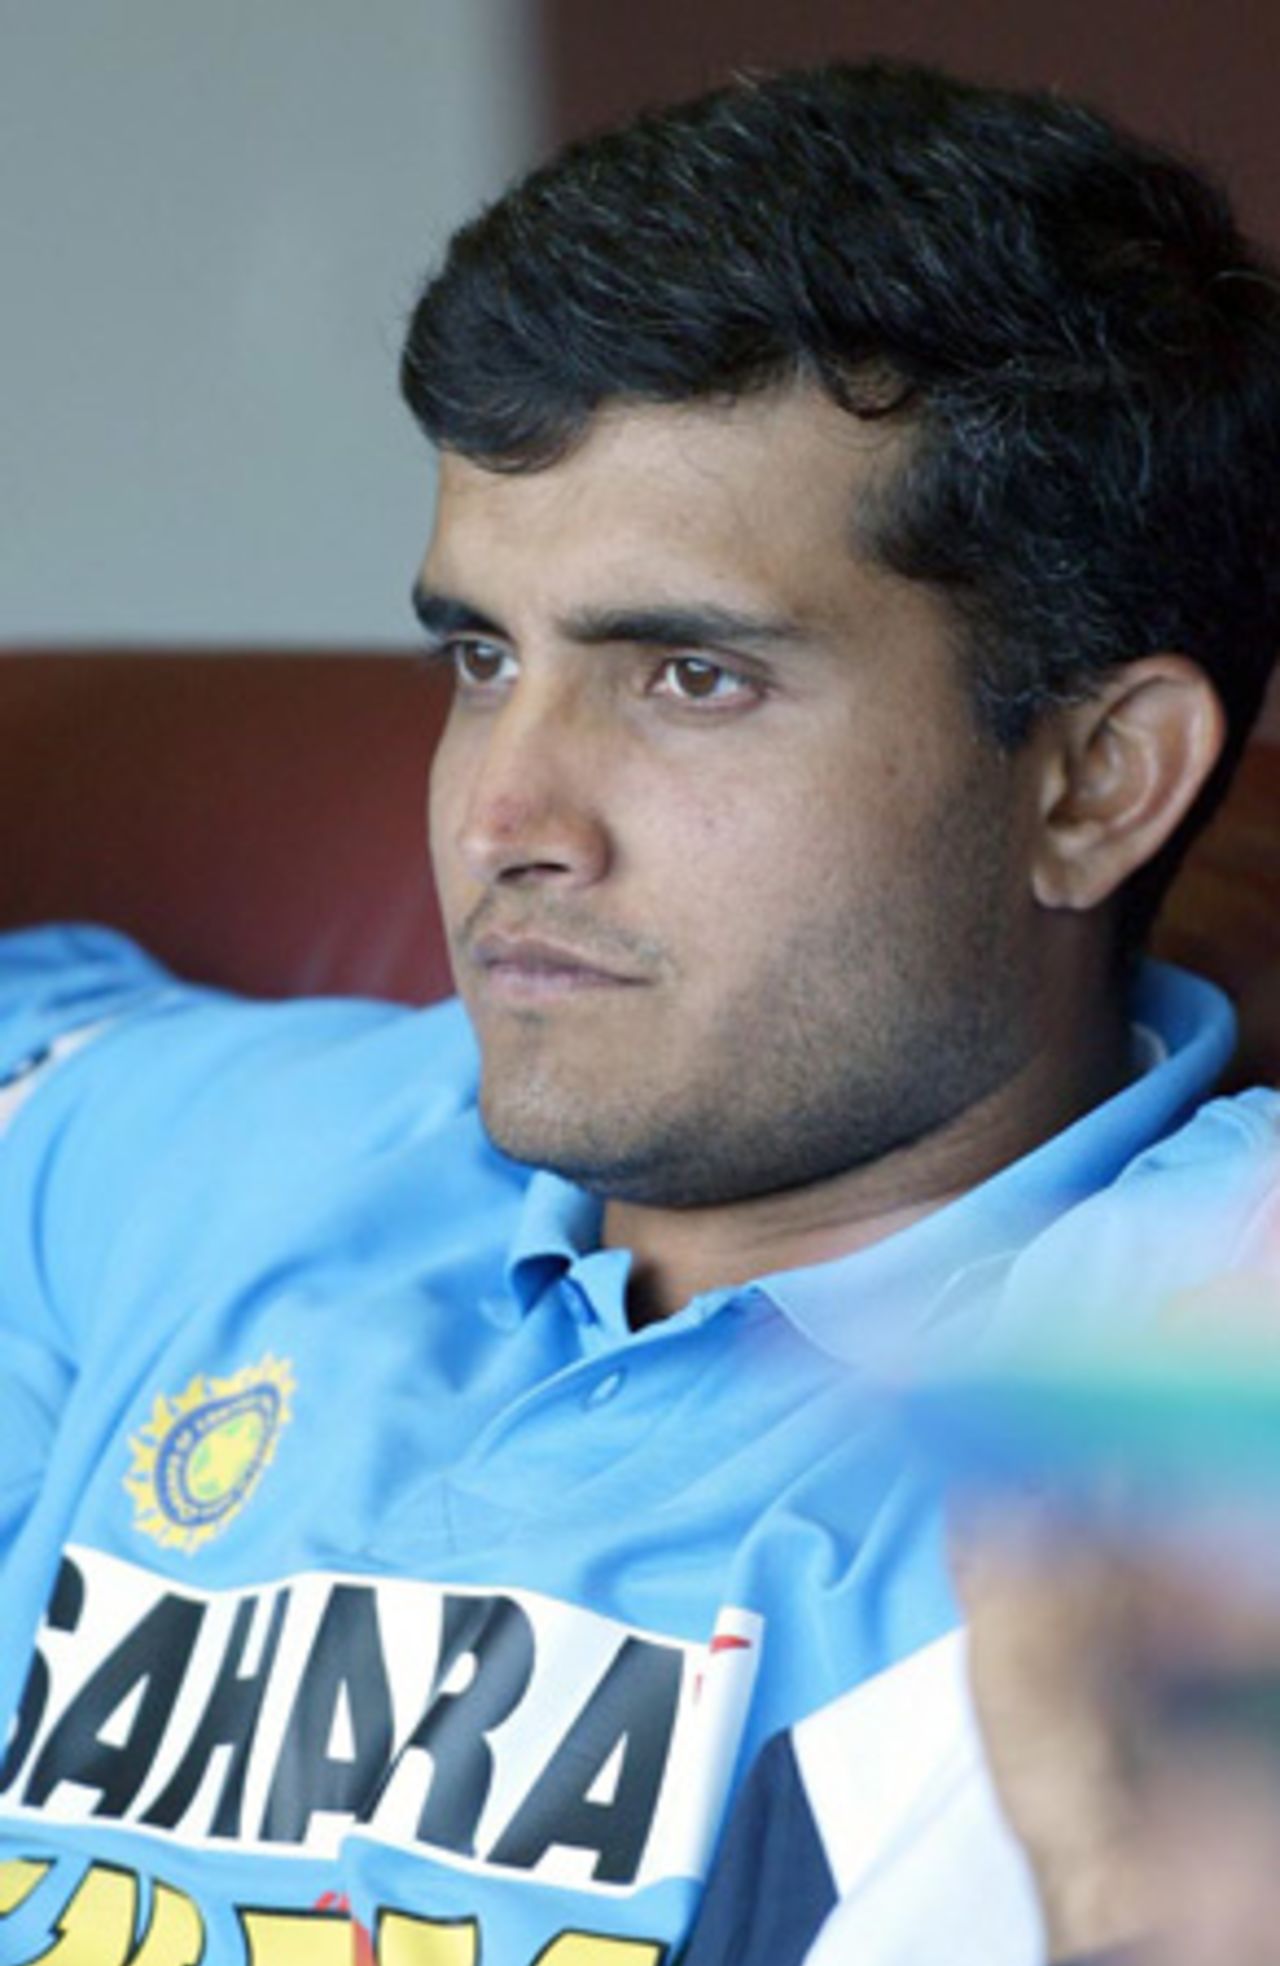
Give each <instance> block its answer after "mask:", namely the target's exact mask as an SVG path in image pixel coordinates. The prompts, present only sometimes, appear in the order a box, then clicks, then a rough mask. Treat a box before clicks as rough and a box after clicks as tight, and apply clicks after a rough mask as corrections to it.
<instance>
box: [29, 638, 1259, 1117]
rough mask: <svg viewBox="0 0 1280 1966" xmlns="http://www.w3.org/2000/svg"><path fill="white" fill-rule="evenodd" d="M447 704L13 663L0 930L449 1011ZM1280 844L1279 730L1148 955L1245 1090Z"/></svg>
mask: <svg viewBox="0 0 1280 1966" xmlns="http://www.w3.org/2000/svg"><path fill="white" fill-rule="evenodd" d="M445 701H446V696H445V686H444V684H443V682H442V681H441V680H440V679H439V678H438V677H437V676H435V675H432V674H429V673H428V672H427V671H425V670H424V669H423V668H422V667H421V666H420V665H419V664H418V663H416V662H415V661H413V660H412V659H409V658H398V657H381V658H380V657H375V656H360V655H342V656H333V655H312V654H289V655H285V654H280V653H278V652H273V653H269V654H256V653H249V652H243V653H237V654H234V655H231V654H210V653H188V652H174V653H172V654H169V653H162V654H152V653H146V654H134V653H128V652H111V653H103V654H87V653H66V654H64V653H62V652H45V651H42V652H39V653H37V654H32V655H22V654H13V655H7V656H5V657H3V658H0V729H3V732H4V770H3V773H0V837H3V839H4V841H5V842H6V845H5V849H4V853H3V857H2V859H0V921H3V922H5V923H16V922H23V921H44V920H49V919H51V918H54V917H59V918H63V919H67V918H76V919H89V920H96V921H106V922H110V923H113V924H115V925H116V926H118V927H121V928H124V929H127V930H128V931H129V932H130V933H131V934H134V935H136V936H137V937H138V938H139V939H140V940H141V941H142V942H144V943H145V944H146V945H147V946H148V947H149V948H151V949H154V950H155V951H156V952H157V954H159V955H161V956H163V957H164V958H165V959H166V960H167V961H168V962H169V963H171V964H172V965H173V966H174V967H175V968H176V969H177V970H179V971H180V972H182V973H183V974H185V975H189V976H198V977H200V978H202V979H204V980H205V981H208V982H213V983H221V984H226V985H229V986H232V987H235V988H237V989H241V990H247V991H250V992H253V993H263V994H267V995H276V994H289V993H297V992H301V993H313V992H319V993H326V992H341V993H355V994H359V995H371V996H384V997H394V998H400V999H403V1000H405V1001H408V1002H425V1001H428V1000H429V999H431V998H432V997H435V996H439V995H442V994H443V993H444V992H445V991H446V990H447V989H448V987H449V985H448V968H447V964H446V961H445V957H444V950H443V945H442V938H441V931H440V924H439V917H438V915H437V912H436V908H435V902H434V898H433V896H432V891H431V880H430V874H429V871H428V866H427V858H426V822H425V814H424V795H425V785H426V773H427V764H428V760H429V758H430V754H431V749H432V746H433V745H434V743H435V740H436V736H437V735H438V732H439V729H440V725H441V721H442V718H443V714H444V708H445ZM1274 703H1275V699H1273V704H1274ZM1278 838H1280V718H1278V717H1277V716H1276V715H1275V712H1274V709H1273V714H1272V719H1271V722H1270V724H1268V725H1266V726H1265V727H1264V729H1263V731H1262V732H1260V733H1259V736H1258V738H1256V739H1255V741H1254V743H1253V744H1252V745H1251V747H1250V751H1249V754H1248V756H1247V758H1246V760H1245V764H1244V766H1243V767H1242V770H1241V775H1240V778H1239V780H1238V782H1237V785H1236V787H1235V788H1234V790H1233V792H1232V796H1231V799H1230V800H1229V802H1228V804H1227V806H1226V808H1225V810H1224V811H1223V813H1222V814H1221V816H1220V817H1219V818H1218V819H1217V820H1216V821H1215V823H1214V825H1213V826H1212V827H1211V829H1210V830H1209V832H1208V833H1207V834H1206V836H1205V837H1204V839H1203V840H1202V841H1201V842H1200V843H1199V844H1198V845H1197V848H1196V850H1195V852H1194V854H1193V855H1192V857H1191V859H1190V860H1189V861H1188V863H1187V865H1186V867H1185V868H1184V870H1183V872H1182V874H1181V875H1180V876H1179V879H1178V881H1177V883H1176V885H1175V888H1174V892H1173V894H1172V896H1171V898H1170V902H1169V904H1168V906H1167V908H1166V911H1165V915H1164V917H1163V918H1162V922H1161V927H1160V931H1159V934H1158V937H1157V949H1158V951H1159V953H1162V954H1166V955H1170V956H1172V957H1173V958H1174V959H1175V960H1178V961H1183V962H1186V963H1188V964H1189V966H1191V967H1192V968H1196V969H1199V970H1201V971H1202V972H1204V973H1205V974H1208V975H1211V976H1213V977H1215V978H1216V979H1218V980H1219V981H1221V982H1223V983H1225V984H1226V985H1227V987H1228V988H1229V989H1230V990H1231V992H1232V994H1233V995H1234V996H1235V997H1236V999H1237V1002H1238V1004H1239V1006H1240V1009H1241V1015H1242V1026H1243V1040H1244V1041H1243V1045H1242V1049H1241V1056H1240V1061H1239V1066H1238V1071H1237V1074H1236V1076H1238V1077H1239V1078H1241V1079H1243V1078H1248V1077H1254V1078H1256V1077H1266V1078H1270V1079H1272V1080H1280V855H1278V854H1277V851H1276V843H1277V839H1278Z"/></svg>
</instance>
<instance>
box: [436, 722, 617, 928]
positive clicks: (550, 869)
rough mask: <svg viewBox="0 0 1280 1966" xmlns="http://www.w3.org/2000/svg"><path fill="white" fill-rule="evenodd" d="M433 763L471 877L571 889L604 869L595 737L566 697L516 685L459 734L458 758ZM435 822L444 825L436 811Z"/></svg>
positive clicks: (606, 847) (606, 848)
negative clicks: (439, 774) (498, 704)
mask: <svg viewBox="0 0 1280 1966" xmlns="http://www.w3.org/2000/svg"><path fill="white" fill-rule="evenodd" d="M463 714H464V718H465V713H463ZM450 736H452V733H451V734H450ZM449 741H450V740H449V739H446V745H448V743H449ZM440 764H441V765H442V766H443V767H444V769H443V784H442V788H441V791H442V796H443V798H444V799H445V800H446V802H447V803H448V804H449V805H450V806H451V808H452V812H451V815H450V817H451V818H452V837H453V839H454V842H455V846H456V851H457V854H458V857H459V859H460V861H461V863H462V865H463V866H464V867H465V869H466V871H467V873H468V874H469V875H470V877H471V879H472V880H474V881H477V882H479V883H481V884H482V885H484V886H493V885H494V884H496V883H501V884H503V885H504V886H509V887H510V886H551V887H556V888H564V889H574V888H581V887H589V886H591V885H593V884H594V883H595V882H596V881H598V880H599V879H601V877H602V876H603V875H604V874H605V873H606V872H607V871H608V867H609V864H610V858H611V853H610V841H609V833H608V829H607V827H606V824H605V819H604V814H603V811H602V808H601V801H600V794H601V792H602V790H603V785H604V781H605V776H606V771H605V761H604V756H603V746H602V743H601V740H600V733H599V732H598V731H596V730H595V729H594V728H593V727H592V724H591V722H590V720H589V719H588V718H586V717H585V716H584V715H583V714H582V713H581V711H580V709H577V708H575V706H574V705H573V703H572V702H571V701H570V700H569V699H568V697H567V695H566V694H564V693H560V692H556V693H551V692H547V693H544V694H541V695H539V694H538V693H536V692H535V691H534V689H533V688H532V687H531V686H527V685H523V684H522V685H520V686H519V687H518V688H517V689H516V690H515V691H514V692H513V694H512V698H511V700H510V701H509V702H508V703H507V704H505V705H503V707H502V708H500V709H497V710H492V711H487V712H484V713H482V714H481V715H480V716H479V717H477V718H475V719H474V721H473V722H472V723H471V725H470V728H468V729H466V730H464V731H462V732H459V733H458V745H457V749H456V752H455V754H454V755H453V756H452V757H451V758H448V757H446V758H444V759H442V760H441V761H440ZM442 819H443V820H444V823H445V825H446V827H447V826H448V820H447V819H445V816H444V815H443V814H439V813H437V814H436V822H437V823H439V822H440V821H441V820H442Z"/></svg>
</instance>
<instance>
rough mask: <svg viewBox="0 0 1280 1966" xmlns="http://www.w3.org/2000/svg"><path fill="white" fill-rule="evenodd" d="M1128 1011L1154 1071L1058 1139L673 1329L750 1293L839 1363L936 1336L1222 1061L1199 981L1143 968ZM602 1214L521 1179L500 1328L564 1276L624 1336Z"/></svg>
mask: <svg viewBox="0 0 1280 1966" xmlns="http://www.w3.org/2000/svg"><path fill="white" fill-rule="evenodd" d="M1132 1012H1133V1021H1134V1023H1135V1025H1136V1026H1138V1027H1140V1028H1141V1029H1142V1030H1143V1031H1144V1033H1145V1034H1147V1041H1146V1043H1145V1045H1144V1047H1143V1049H1144V1050H1145V1051H1146V1053H1147V1054H1148V1056H1151V1055H1152V1054H1153V1053H1154V1054H1155V1062H1151V1063H1148V1064H1147V1065H1146V1067H1145V1069H1142V1070H1140V1071H1139V1073H1138V1075H1137V1076H1136V1077H1135V1078H1134V1079H1132V1080H1131V1081H1130V1083H1129V1084H1128V1085H1126V1086H1125V1087H1124V1088H1123V1089H1122V1090H1121V1091H1120V1092H1118V1093H1116V1094H1115V1095H1114V1096H1113V1097H1112V1098H1110V1099H1108V1100H1106V1101H1104V1103H1103V1104H1102V1105H1101V1106H1097V1107H1095V1108H1094V1109H1093V1111H1092V1112H1090V1113H1086V1114H1085V1115H1084V1117H1083V1118H1081V1119H1079V1120H1077V1121H1076V1122H1075V1123H1074V1124H1073V1125H1071V1126H1069V1127H1067V1128H1066V1129H1065V1130H1064V1131H1063V1132H1061V1133H1058V1134H1055V1135H1054V1136H1053V1137H1052V1138H1051V1139H1049V1140H1046V1141H1045V1142H1044V1143H1043V1144H1042V1145H1041V1146H1039V1147H1037V1148H1036V1149H1035V1150H1034V1151H1033V1152H1032V1153H1030V1154H1027V1155H1025V1156H1024V1157H1023V1159H1021V1160H1019V1161H1015V1162H1014V1163H1013V1164H1012V1165H1011V1166H1009V1167H1006V1168H1002V1169H1001V1170H1000V1172H999V1173H998V1174H995V1175H993V1176H992V1177H991V1178H990V1179H989V1180H987V1181H984V1182H982V1183H981V1184H980V1185H979V1186H978V1187H976V1188H973V1189H970V1191H969V1192H968V1193H967V1194H965V1195H961V1196H960V1197H959V1198H958V1199H957V1200H955V1201H953V1202H949V1203H947V1204H946V1205H945V1206H944V1207H942V1208H939V1209H935V1210H934V1211H933V1213H931V1214H929V1215H925V1216H923V1217H922V1218H921V1219H920V1220H919V1221H918V1222H914V1223H912V1224H911V1225H910V1226H909V1227H908V1228H905V1229H901V1230H899V1231H898V1232H897V1233H896V1234H895V1235H891V1236H886V1237H885V1238H884V1239H883V1240H882V1241H880V1242H877V1243H873V1244H872V1245H871V1246H870V1247H869V1248H867V1249H861V1250H857V1251H855V1252H854V1253H853V1254H852V1255H850V1256H843V1257H837V1258H835V1259H833V1260H831V1261H828V1262H825V1263H817V1264H813V1265H811V1266H809V1267H807V1268H804V1269H796V1270H785V1271H779V1272H776V1273H774V1274H773V1275H769V1276H765V1277H761V1278H760V1279H758V1280H757V1281H756V1282H755V1283H748V1284H744V1285H741V1286H739V1287H737V1288H736V1289H733V1290H720V1291H713V1292H709V1293H707V1295H706V1296H705V1297H702V1298H699V1299H697V1300H696V1301H695V1303H693V1304H690V1305H688V1306H686V1307H685V1310H684V1311H682V1312H680V1313H679V1318H680V1321H681V1322H685V1321H689V1322H698V1323H703V1322H705V1321H706V1319H707V1318H708V1317H710V1316H714V1315H715V1314H716V1313H717V1312H719V1311H720V1310H722V1309H723V1308H724V1307H725V1306H726V1305H727V1304H729V1303H731V1302H733V1301H735V1300H741V1299H743V1298H744V1297H746V1296H748V1295H751V1296H754V1297H757V1298H758V1297H759V1296H761V1295H763V1296H764V1297H765V1298H767V1299H768V1301H769V1302H770V1303H771V1304H772V1305H773V1306H774V1307H775V1308H776V1310H777V1311H779V1312H781V1314H782V1315H783V1316H784V1317H785V1318H786V1319H787V1320H788V1321H789V1322H790V1323H791V1324H792V1325H793V1326H794V1327H795V1328H796V1329H797V1330H798V1331H799V1332H801V1333H802V1334H803V1335H804V1336H806V1337H807V1338H809V1339H810V1340H811V1342H813V1343H814V1344H816V1345H818V1346H820V1347H821V1349H822V1350H823V1351H826V1352H828V1353H830V1354H831V1355H832V1356H833V1357H836V1358H839V1359H841V1360H844V1361H847V1362H850V1363H858V1362H862V1363H866V1362H867V1361H868V1359H869V1358H870V1357H872V1356H873V1355H874V1354H876V1353H877V1352H878V1351H880V1350H882V1349H883V1342H884V1336H885V1334H886V1331H889V1332H892V1334H893V1342H894V1344H895V1345H896V1344H897V1343H898V1342H899V1341H900V1340H903V1339H909V1338H915V1337H918V1336H919V1334H920V1333H921V1332H922V1331H923V1329H924V1328H925V1327H926V1326H927V1325H929V1324H930V1323H933V1322H938V1323H940V1324H942V1323H945V1324H946V1325H947V1326H948V1328H949V1327H950V1324H951V1318H950V1317H949V1316H948V1315H947V1312H948V1310H949V1309H950V1307H952V1306H955V1307H956V1308H957V1310H958V1309H959V1306H960V1305H961V1304H962V1303H963V1301H964V1294H965V1293H964V1291H963V1288H962V1285H963V1283H964V1281H965V1280H966V1279H968V1278H972V1277H973V1276H974V1275H975V1273H978V1272H981V1271H984V1270H986V1269H987V1268H988V1267H989V1266H990V1265H992V1264H996V1263H999V1262H1000V1261H1001V1259H1003V1258H1006V1257H1008V1256H1010V1255H1012V1254H1013V1253H1014V1252H1015V1251H1016V1250H1018V1249H1019V1248H1021V1247H1022V1246H1023V1245H1024V1244H1025V1243H1026V1242H1027V1241H1028V1240H1029V1238H1030V1237H1031V1236H1032V1235H1034V1234H1035V1233H1036V1231H1037V1229H1039V1228H1041V1227H1044V1226H1047V1225H1048V1223H1049V1222H1051V1221H1052V1220H1054V1219H1055V1218H1056V1217H1057V1216H1058V1215H1060V1214H1062V1212H1063V1211H1064V1209H1066V1208H1068V1207H1070V1206H1072V1204H1073V1203H1075V1202H1077V1201H1082V1200H1084V1199H1085V1197H1086V1196H1088V1195H1090V1194H1093V1193H1095V1192H1096V1191H1097V1190H1098V1189H1100V1188H1103V1187H1105V1186H1107V1185H1108V1184H1109V1183H1110V1182H1112V1181H1113V1180H1115V1178H1116V1177H1117V1175H1118V1174H1119V1173H1120V1170H1121V1169H1122V1168H1123V1167H1124V1166H1125V1165H1126V1164H1127V1162H1129V1161H1130V1160H1132V1159H1133V1158H1134V1156H1135V1155H1136V1154H1138V1153H1140V1152H1141V1150H1142V1149H1143V1148H1144V1147H1146V1146H1148V1145H1150V1144H1151V1143H1152V1142H1154V1141H1156V1140H1158V1139H1160V1138H1161V1137H1162V1136H1163V1135H1164V1134H1166V1133H1168V1132H1169V1131H1170V1130H1171V1129H1172V1128H1173V1127H1174V1126H1176V1125H1177V1124H1178V1123H1179V1122H1180V1121H1182V1120H1184V1119H1186V1118H1188V1117H1189V1116H1190V1114H1191V1113H1192V1111H1193V1110H1194V1109H1195V1107H1196V1105H1197V1104H1198V1103H1199V1102H1200V1100H1201V1099H1202V1098H1203V1097H1204V1095H1205V1094H1206V1092H1207V1091H1208V1090H1209V1088H1210V1087H1211V1086H1212V1084H1213V1082H1214V1081H1215V1079H1217V1077H1218V1076H1219V1075H1220V1073H1221V1072H1222V1071H1223V1069H1224V1067H1225V1066H1226V1064H1227V1062H1228V1061H1229V1059H1230V1057H1231V1053H1232V1051H1233V1049H1234V1046H1235V1036H1236V1025H1235V1016H1234V1013H1233V1011H1232V1009H1231V1006H1230V1004H1229V1003H1228V1001H1227V999H1226V997H1225V996H1223V994H1222V992H1221V991H1220V990H1218V989H1216V988H1215V987H1214V986H1213V985H1212V984H1211V983H1206V982H1205V981H1204V980H1203V979H1202V978H1200V977H1196V976H1190V975H1188V974H1187V973H1186V972H1185V971H1182V970H1177V969H1174V968H1172V967H1170V966H1169V965H1168V964H1165V963H1156V962H1145V963H1143V964H1142V965H1141V967H1140V969H1139V972H1138V976H1137V979H1136V983H1135V988H1134V992H1133V999H1132ZM1150 1034H1154V1036H1155V1038H1156V1039H1157V1040H1158V1041H1159V1042H1158V1044H1157V1045H1155V1046H1152V1045H1151V1044H1150ZM602 1212H603V1211H602V1205H601V1203H600V1201H599V1200H598V1199H597V1198H596V1197H595V1196H593V1195H588V1194H586V1193H585V1192H584V1191H583V1190H582V1189H581V1188H577V1187H575V1186H573V1184H572V1183H571V1182H568V1181H565V1180H563V1179H561V1177H560V1176H559V1175H555V1174H549V1173H547V1172H545V1171H540V1172H538V1173H537V1174H535V1175H534V1176H533V1179H532V1180H531V1181H530V1183H529V1187H528V1189H527V1191H526V1194H525V1200H524V1205H523V1208H522V1210H521V1214H520V1219H519V1222H518V1224H517V1228H516V1233H515V1236H514V1238H513V1240H512V1243H511V1247H510V1251H509V1254H508V1259H507V1284H508V1289H509V1292H510V1297H509V1299H508V1303H507V1305H506V1306H504V1310H505V1313H506V1317H505V1319H504V1320H503V1321H506V1320H507V1319H509V1320H510V1321H511V1322H512V1323H515V1322H518V1321H519V1319H520V1318H521V1317H523V1316H524V1314H525V1313H526V1312H527V1311H528V1310H529V1309H530V1308H531V1307H532V1305H533V1304H534V1303H535V1302H536V1301H537V1300H538V1299H539V1298H540V1297H541V1296H542V1294H543V1293H544V1291H545V1290H546V1289H547V1288H548V1286H549V1285H550V1284H552V1283H553V1282H555V1281H556V1280H558V1279H564V1278H566V1277H570V1276H571V1278H572V1281H573V1284H574V1286H575V1288H574V1289H573V1291H572V1292H571V1293H570V1296H569V1302H570V1310H571V1314H573V1315H575V1316H578V1317H580V1318H581V1319H583V1320H587V1321H592V1320H593V1321H595V1322H597V1323H599V1324H601V1325H603V1326H605V1327H606V1328H612V1327H614V1326H618V1325H620V1324H621V1325H623V1326H625V1290H626V1272H627V1267H628V1265H629V1260H630V1259H629V1256H628V1254H627V1252H626V1251H625V1250H602V1249H601V1248H600V1247H599V1237H600V1222H601V1216H602ZM944 1299H945V1300H946V1301H945V1303H944ZM496 1308H497V1307H496V1306H495V1307H494V1309H495V1310H496ZM622 1335H624V1334H623V1331H622V1330H619V1331H617V1332H616V1333H615V1336H619V1337H620V1336H622Z"/></svg>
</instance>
